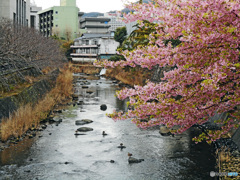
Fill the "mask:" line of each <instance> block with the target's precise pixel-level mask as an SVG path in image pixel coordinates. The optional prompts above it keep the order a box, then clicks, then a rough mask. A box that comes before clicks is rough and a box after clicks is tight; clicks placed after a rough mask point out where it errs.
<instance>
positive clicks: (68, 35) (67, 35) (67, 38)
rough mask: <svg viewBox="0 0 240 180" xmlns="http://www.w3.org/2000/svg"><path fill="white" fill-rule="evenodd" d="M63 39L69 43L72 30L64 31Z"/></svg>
mask: <svg viewBox="0 0 240 180" xmlns="http://www.w3.org/2000/svg"><path fill="white" fill-rule="evenodd" d="M65 37H66V40H67V41H70V40H71V39H72V29H71V28H69V27H67V28H66V29H65Z"/></svg>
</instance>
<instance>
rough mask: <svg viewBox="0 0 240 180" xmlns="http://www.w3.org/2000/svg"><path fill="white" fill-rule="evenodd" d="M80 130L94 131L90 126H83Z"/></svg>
mask: <svg viewBox="0 0 240 180" xmlns="http://www.w3.org/2000/svg"><path fill="white" fill-rule="evenodd" d="M77 130H78V131H80V132H87V131H93V128H89V127H81V128H78V129H77Z"/></svg>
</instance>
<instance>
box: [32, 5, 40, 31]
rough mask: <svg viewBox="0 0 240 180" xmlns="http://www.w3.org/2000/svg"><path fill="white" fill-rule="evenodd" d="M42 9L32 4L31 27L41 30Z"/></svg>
mask: <svg viewBox="0 0 240 180" xmlns="http://www.w3.org/2000/svg"><path fill="white" fill-rule="evenodd" d="M41 10H42V7H37V6H36V5H35V4H30V27H32V28H35V29H37V30H39V15H38V14H37V13H38V11H41Z"/></svg>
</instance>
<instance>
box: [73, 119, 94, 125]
mask: <svg viewBox="0 0 240 180" xmlns="http://www.w3.org/2000/svg"><path fill="white" fill-rule="evenodd" d="M92 122H93V121H92V120H90V119H82V120H77V121H75V124H76V125H77V126H79V125H84V124H89V123H92Z"/></svg>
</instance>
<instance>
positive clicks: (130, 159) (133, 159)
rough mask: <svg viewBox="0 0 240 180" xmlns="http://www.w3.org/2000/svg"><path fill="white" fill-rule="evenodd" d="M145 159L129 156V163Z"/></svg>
mask: <svg viewBox="0 0 240 180" xmlns="http://www.w3.org/2000/svg"><path fill="white" fill-rule="evenodd" d="M142 161H144V159H136V158H133V157H129V158H128V163H129V164H131V163H140V162H142Z"/></svg>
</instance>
